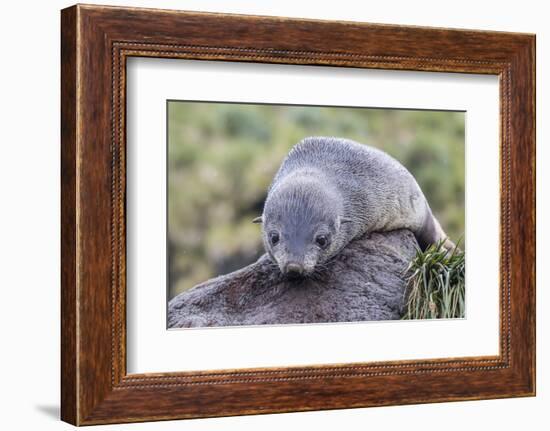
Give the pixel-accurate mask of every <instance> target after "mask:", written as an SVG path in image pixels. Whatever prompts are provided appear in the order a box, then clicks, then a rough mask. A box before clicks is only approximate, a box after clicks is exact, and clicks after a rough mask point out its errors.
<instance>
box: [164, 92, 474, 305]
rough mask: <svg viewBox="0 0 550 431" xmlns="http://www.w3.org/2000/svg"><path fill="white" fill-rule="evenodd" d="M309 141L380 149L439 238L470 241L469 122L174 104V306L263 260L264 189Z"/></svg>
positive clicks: (384, 113) (431, 115) (436, 115)
mask: <svg viewBox="0 0 550 431" xmlns="http://www.w3.org/2000/svg"><path fill="white" fill-rule="evenodd" d="M307 136H337V137H343V138H348V139H353V140H356V141H358V142H360V143H364V144H368V145H371V146H373V147H377V148H379V149H381V150H383V151H386V152H387V153H388V154H390V155H392V156H393V157H395V158H396V159H397V160H399V161H400V162H401V163H402V164H403V165H404V166H406V167H407V168H408V169H409V170H410V171H411V173H412V174H413V175H414V176H415V178H416V180H417V181H418V183H419V185H420V187H421V188H422V190H423V191H424V194H425V195H426V197H427V199H428V202H429V203H430V206H431V208H432V210H433V212H434V214H435V216H436V217H437V218H438V220H439V221H440V223H441V225H442V227H443V229H444V230H445V231H446V232H447V234H449V236H450V237H451V239H453V240H454V241H455V242H456V241H457V240H458V239H459V238H461V237H462V241H461V243H462V245H464V243H465V238H464V197H465V195H464V191H465V189H464V187H465V185H464V184H465V182H464V179H465V178H464V175H465V170H464V166H465V140H464V113H463V112H442V111H413V110H395V109H370V108H335V107H310V106H283V105H246V104H229V103H201V102H182V101H170V102H168V259H169V264H168V271H169V274H168V275H169V299H171V298H173V297H174V296H175V295H177V294H178V293H180V292H183V291H184V290H187V289H189V288H191V287H193V286H195V285H196V284H198V283H200V282H202V281H205V280H207V279H209V278H212V277H214V276H217V275H221V274H226V273H228V272H231V271H234V270H236V269H239V268H241V267H243V266H245V265H248V264H249V263H252V262H254V261H255V260H256V259H257V258H258V257H259V256H260V255H261V254H262V253H263V248H262V243H261V235H260V229H261V228H260V225H258V224H253V223H252V222H251V220H252V219H253V218H254V217H256V216H258V215H260V214H261V212H262V208H263V202H264V199H265V197H266V193H267V188H268V186H269V184H270V182H271V179H272V178H273V176H274V174H275V172H276V171H277V169H278V167H279V165H280V163H281V161H282V160H283V158H284V157H285V155H286V154H287V153H288V151H289V150H290V148H291V147H292V146H293V145H294V144H296V143H297V142H298V141H300V140H301V139H303V138H304V137H307Z"/></svg>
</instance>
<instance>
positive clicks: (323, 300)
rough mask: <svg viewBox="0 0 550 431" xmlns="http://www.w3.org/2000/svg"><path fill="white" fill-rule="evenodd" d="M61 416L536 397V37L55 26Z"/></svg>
mask: <svg viewBox="0 0 550 431" xmlns="http://www.w3.org/2000/svg"><path fill="white" fill-rule="evenodd" d="M61 16H62V26H61V49H62V64H61V71H62V94H61V102H62V103H61V106H62V112H61V118H62V151H61V162H62V183H61V189H62V197H61V201H62V286H61V289H62V325H61V331H62V346H61V350H62V364H61V365H62V382H61V386H62V391H61V392H62V400H61V415H62V419H63V420H65V421H67V422H70V423H72V424H75V425H88V424H102V423H116V422H138V421H149V420H165V419H178V418H197V417H212V416H227V415H239V414H256V413H270V412H288V411H306V410H320V409H335V408H352V407H367V406H382V405H395V404H412V403H427V402H441V401H451V400H472V399H489V398H502V397H514V396H532V395H534V394H535V171H534V170H535V162H534V160H535V135H534V130H535V129H534V128H535V112H534V100H535V79H534V73H535V72H534V70H535V50H534V48H535V37H534V36H533V35H529V34H515V33H500V32H486V31H471V30H451V29H436V28H423V27H403V26H391V25H378V24H366V23H353V22H331V21H315V20H298V19H287V18H277V17H255V16H241V15H221V14H212V13H197V12H179V11H168V10H152V9H134V8H119V7H104V6H93V5H86V6H83V5H77V6H73V7H70V8H68V9H64V10H63V11H62V15H61Z"/></svg>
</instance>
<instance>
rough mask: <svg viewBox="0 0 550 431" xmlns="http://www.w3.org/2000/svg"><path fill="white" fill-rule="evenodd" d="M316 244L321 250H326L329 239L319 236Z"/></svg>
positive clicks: (316, 238)
mask: <svg viewBox="0 0 550 431" xmlns="http://www.w3.org/2000/svg"><path fill="white" fill-rule="evenodd" d="M315 242H316V243H317V245H318V246H319V247H321V248H325V247H326V246H327V245H328V237H327V236H326V235H317V236H316V237H315Z"/></svg>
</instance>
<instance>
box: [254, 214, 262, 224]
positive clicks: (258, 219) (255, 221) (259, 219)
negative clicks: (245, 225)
mask: <svg viewBox="0 0 550 431" xmlns="http://www.w3.org/2000/svg"><path fill="white" fill-rule="evenodd" d="M263 221H264V220H263V218H262V216H260V217H256V218H255V219H253V220H252V223H262V222H263Z"/></svg>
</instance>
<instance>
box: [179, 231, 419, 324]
mask: <svg viewBox="0 0 550 431" xmlns="http://www.w3.org/2000/svg"><path fill="white" fill-rule="evenodd" d="M416 245H417V243H416V240H415V238H414V235H413V234H412V233H411V232H410V231H408V230H398V231H393V232H387V233H373V234H371V235H370V236H364V237H362V238H360V239H357V240H355V241H353V242H352V243H350V244H349V245H348V246H347V247H346V248H345V249H343V250H342V251H341V252H340V253H339V254H338V255H337V256H336V257H335V258H334V259H333V260H332V261H331V262H330V263H329V264H328V266H327V270H326V272H325V273H324V274H323V275H321V276H319V277H318V278H316V279H306V280H301V281H287V280H285V279H283V277H282V276H281V273H280V271H279V269H278V267H277V266H276V265H274V264H273V263H272V262H271V261H270V259H269V258H268V257H267V255H264V256H262V257H261V258H260V259H258V261H256V262H255V263H253V264H251V265H249V266H247V267H245V268H243V269H240V270H238V271H235V272H232V273H230V274H227V275H223V276H220V277H217V278H213V279H211V280H208V281H206V282H204V283H201V284H199V285H197V286H196V287H194V288H193V289H190V290H188V291H186V292H183V293H181V294H179V295H178V296H176V297H175V298H173V299H172V300H171V301H170V302H169V304H168V326H169V328H188V327H204V326H236V325H262V324H288V323H290V324H293V323H294V324H295V323H322V322H356V321H368V320H388V319H399V318H400V317H401V314H402V308H403V306H404V297H405V290H406V281H405V274H404V272H405V270H406V268H407V265H408V264H409V262H410V261H411V259H412V258H413V256H414V254H415V246H416Z"/></svg>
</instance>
